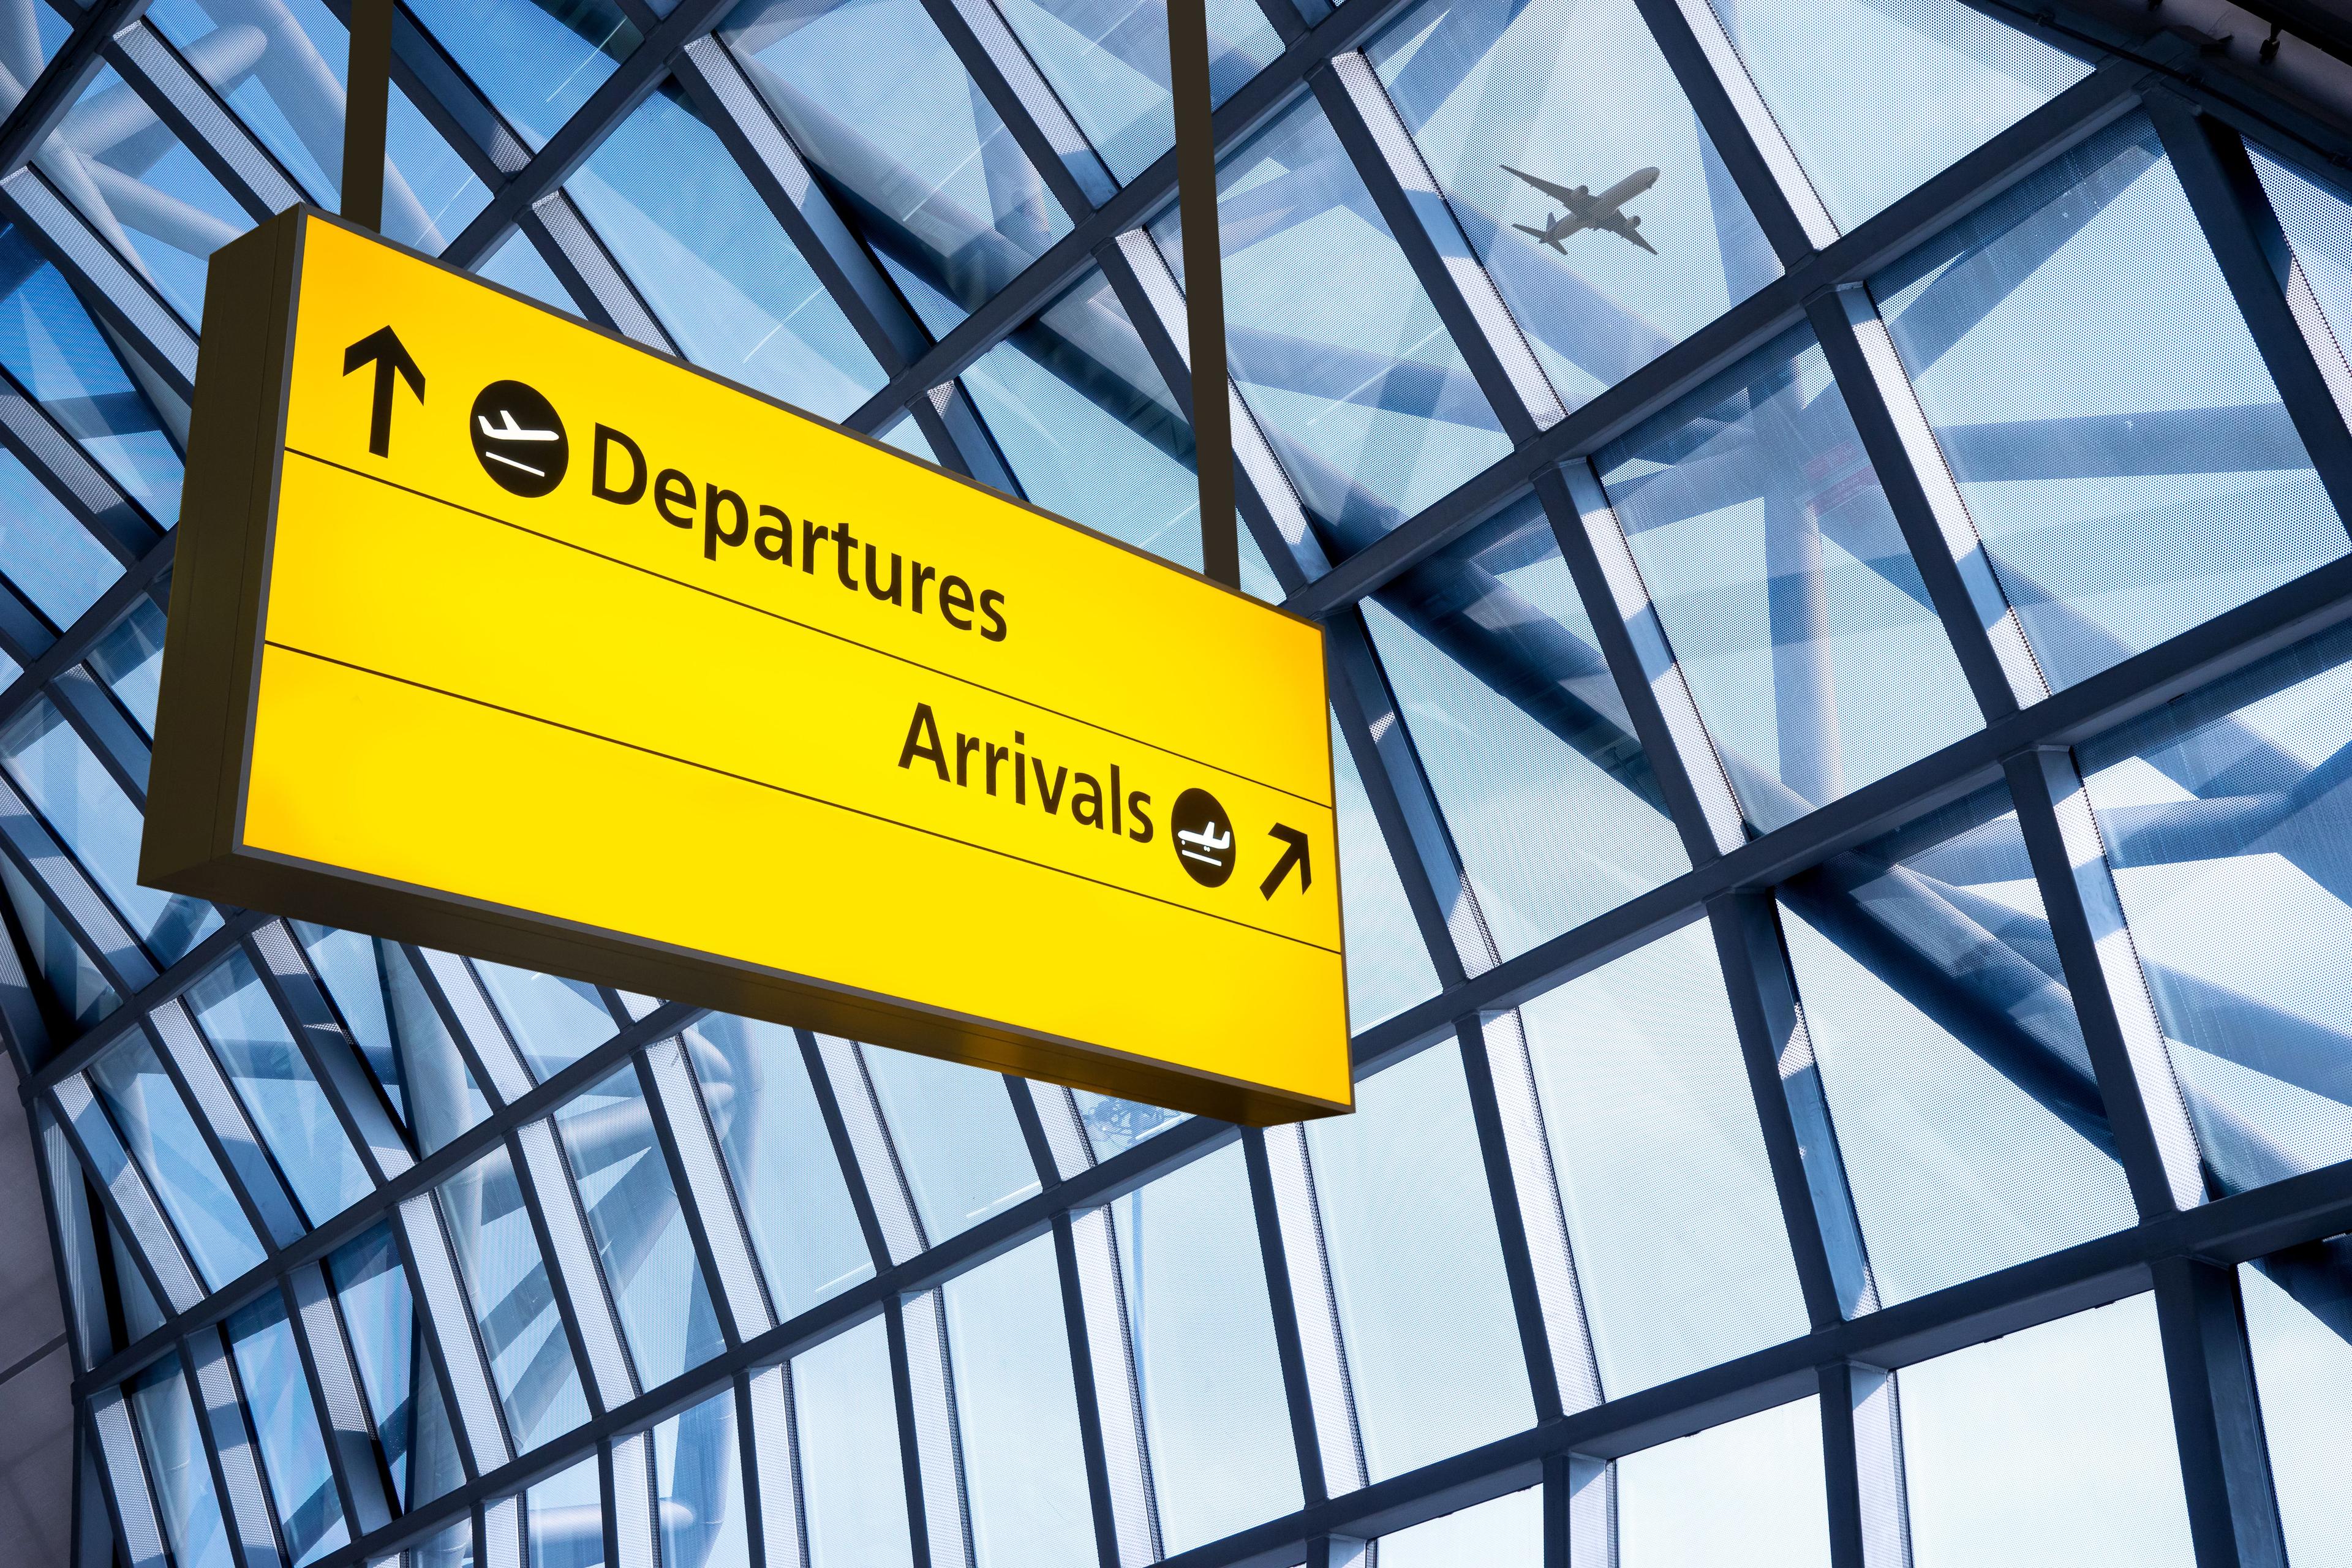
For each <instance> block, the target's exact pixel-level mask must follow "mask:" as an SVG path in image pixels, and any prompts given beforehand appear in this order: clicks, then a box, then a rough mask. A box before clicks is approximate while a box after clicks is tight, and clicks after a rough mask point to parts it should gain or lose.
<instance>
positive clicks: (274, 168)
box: [104, 18, 308, 223]
mask: <svg viewBox="0 0 2352 1568" xmlns="http://www.w3.org/2000/svg"><path fill="white" fill-rule="evenodd" d="M126 34H130V35H131V36H133V37H137V38H138V41H139V43H140V45H141V46H142V48H147V49H152V50H154V51H156V52H157V53H158V54H160V56H161V57H162V58H161V59H160V61H159V62H158V63H159V64H160V65H161V66H162V67H163V69H165V70H168V71H172V72H174V73H175V74H176V75H177V76H178V77H179V78H180V79H179V80H178V81H177V82H173V81H169V80H166V79H164V78H163V77H162V76H160V75H158V74H157V73H156V72H155V71H153V70H151V69H150V68H148V63H147V62H146V61H145V60H143V59H142V58H140V54H141V50H140V49H135V48H133V47H131V45H129V44H126V43H125V42H124V35H126ZM104 54H105V58H106V63H107V64H109V65H110V66H112V67H113V68H114V69H115V71H116V73H117V74H118V75H120V76H121V79H123V81H125V82H126V83H128V84H129V85H130V88H131V91H132V92H134V93H136V94H138V95H139V99H140V100H141V101H142V102H143V103H145V104H146V105H147V107H148V108H149V109H151V110H154V112H155V118H156V119H157V120H158V121H161V122H162V123H163V126H164V127H165V128H166V129H168V130H169V131H170V132H172V134H173V136H175V137H177V138H178V139H179V141H180V142H181V144H182V145H183V146H184V147H186V148H187V150H188V151H189V153H192V154H194V157H195V160H196V162H197V163H201V164H203V165H204V166H205V170H206V172H207V173H209V174H211V175H212V176H213V178H215V180H218V181H219V182H220V184H221V188H222V189H224V190H226V192H228V194H229V196H230V198H231V199H232V200H234V201H235V202H236V204H237V205H239V206H241V207H243V208H244V209H245V210H246V212H247V214H248V215H249V216H251V217H252V218H253V220H254V221H255V222H256V223H259V222H261V221H263V220H264V219H267V218H268V217H270V216H274V215H275V214H277V213H279V212H282V211H283V210H285V208H287V207H288V206H289V205H292V204H293V203H294V202H297V201H300V200H302V199H304V197H305V196H306V195H308V193H307V192H305V191H304V190H303V188H302V184H301V182H300V181H299V180H297V179H295V178H294V176H293V175H292V174H289V173H288V172H287V170H286V166H285V165H284V164H282V163H279V162H278V159H277V157H276V155H275V154H273V153H271V152H270V151H269V149H268V148H267V147H265V146H264V145H262V143H261V140H260V138H258V137H257V136H255V135H254V134H253V133H252V132H250V131H248V130H247V128H246V124H245V121H243V120H242V119H241V118H239V117H238V116H237V115H236V114H235V113H233V112H232V111H231V110H230V109H229V107H228V105H227V104H226V102H224V101H222V100H221V97H220V95H219V93H217V92H216V91H215V90H214V89H213V86H212V84H211V83H210V82H208V81H206V80H205V79H204V78H203V77H201V76H199V75H198V74H197V73H196V70H195V68H194V67H193V66H191V65H190V64H189V63H188V62H187V59H186V58H185V57H184V56H183V55H182V54H181V53H180V51H179V50H178V49H176V48H174V47H172V44H171V42H170V40H169V39H167V38H165V37H163V33H162V31H161V30H160V29H158V28H156V27H155V26H152V25H151V24H150V23H148V22H147V21H146V20H144V19H143V18H142V19H141V20H139V21H136V22H133V23H131V24H130V25H129V26H126V27H121V28H118V29H116V31H115V33H114V35H113V36H112V37H109V38H108V39H107V41H106V45H105V49H104ZM182 92H184V93H188V94H190V95H192V97H193V101H184V100H182V99H181V98H180V97H179V96H178V94H179V93H182ZM273 182H274V183H275V184H276V185H277V186H278V188H276V189H272V188H271V185H272V183H273Z"/></svg>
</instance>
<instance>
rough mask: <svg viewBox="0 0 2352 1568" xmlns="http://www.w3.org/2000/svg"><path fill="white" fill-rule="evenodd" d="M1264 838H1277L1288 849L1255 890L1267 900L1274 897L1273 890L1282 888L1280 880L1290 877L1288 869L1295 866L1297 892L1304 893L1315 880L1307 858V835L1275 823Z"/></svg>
mask: <svg viewBox="0 0 2352 1568" xmlns="http://www.w3.org/2000/svg"><path fill="white" fill-rule="evenodd" d="M1266 836H1267V837H1270V838H1279V839H1281V840H1282V841H1283V842H1284V843H1285V844H1287V845H1289V846H1290V847H1289V848H1287V849H1286V850H1284V851H1283V852H1282V858H1281V859H1279V860H1276V862H1275V863H1274V869H1273V870H1271V871H1268V872H1267V873H1266V874H1265V881H1263V882H1260V883H1259V884H1258V885H1257V890H1258V891H1259V892H1261V893H1264V894H1265V896H1266V897H1267V898H1269V899H1270V898H1272V897H1274V890H1275V889H1276V888H1279V887H1280V886H1282V879H1284V878H1285V877H1286V876H1288V875H1290V868H1292V867H1293V866H1296V867H1297V868H1298V890H1299V891H1300V892H1302V893H1303V892H1305V891H1306V890H1307V888H1308V887H1309V886H1310V885H1311V884H1312V883H1313V882H1314V880H1315V868H1314V866H1313V865H1311V864H1310V863H1309V862H1308V861H1307V835H1305V834H1304V833H1301V832H1299V831H1298V829H1297V828H1296V827H1285V826H1283V825H1282V824H1280V823H1278V822H1277V823H1276V824H1275V825H1274V826H1273V828H1272V829H1271V830H1270V831H1269V832H1268V833H1267V835H1266Z"/></svg>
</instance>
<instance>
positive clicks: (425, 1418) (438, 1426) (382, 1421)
mask: <svg viewBox="0 0 2352 1568" xmlns="http://www.w3.org/2000/svg"><path fill="white" fill-rule="evenodd" d="M327 1277H328V1279H330V1280H331V1282H332V1283H333V1285H334V1288H335V1301H336V1304H337V1305H338V1306H339V1307H341V1309H342V1315H343V1323H344V1325H345V1327H346V1329H347V1330H348V1331H349V1333H348V1338H349V1340H350V1342H351V1347H352V1360H353V1362H354V1363H357V1365H358V1367H359V1376H360V1387H361V1388H362V1390H363V1391H364V1392H365V1394H366V1395H367V1402H368V1415H369V1418H370V1419H371V1420H372V1421H373V1423H374V1425H375V1434H376V1441H377V1443H378V1444H379V1445H380V1446H381V1447H382V1448H383V1458H384V1465H385V1468H387V1469H388V1470H390V1472H391V1474H392V1489H393V1495H394V1498H395V1499H397V1500H399V1502H400V1504H401V1506H403V1507H404V1508H415V1507H418V1506H420V1505H422V1504H424V1503H425V1502H427V1501H430V1500H432V1499H434V1498H436V1497H439V1496H440V1495H442V1494H443V1493H444V1492H446V1491H450V1490H452V1489H456V1488H457V1487H459V1486H462V1485H464V1484H465V1479H466V1472H465V1469H464V1468H463V1465H462V1463H461V1461H460V1460H459V1459H458V1458H457V1435H456V1434H455V1433H454V1432H452V1431H451V1430H450V1427H449V1419H448V1415H447V1413H446V1409H445V1407H444V1406H443V1405H442V1403H441V1385H440V1384H439V1383H438V1382H437V1381H436V1378H435V1376H434V1373H433V1363H432V1361H431V1359H430V1357H429V1352H426V1350H425V1345H424V1342H423V1340H422V1339H421V1338H420V1336H421V1335H422V1333H423V1332H424V1330H423V1327H422V1325H420V1324H419V1323H418V1321H417V1320H416V1313H415V1304H414V1302H413V1301H412V1300H411V1299H410V1297H409V1293H408V1276H407V1274H406V1273H405V1272H404V1271H403V1269H402V1268H401V1265H400V1251H399V1247H398V1245H397V1244H396V1243H395V1242H394V1240H393V1237H392V1232H391V1230H390V1229H389V1228H388V1227H386V1226H377V1227H376V1228H375V1229H373V1230H371V1231H369V1232H367V1233H366V1234H365V1235H363V1236H362V1237H360V1238H359V1239H358V1240H356V1241H353V1242H350V1243H348V1244H346V1245H345V1246H343V1247H341V1248H340V1249H338V1250H337V1251H336V1252H335V1253H333V1254H332V1255H331V1256H330V1257H329V1258H328V1259H327Z"/></svg>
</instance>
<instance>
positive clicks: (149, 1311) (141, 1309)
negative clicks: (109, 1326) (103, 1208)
mask: <svg viewBox="0 0 2352 1568" xmlns="http://www.w3.org/2000/svg"><path fill="white" fill-rule="evenodd" d="M106 1239H107V1252H108V1255H109V1256H110V1257H111V1258H113V1259H114V1280H115V1286H114V1288H115V1289H116V1291H117V1292H118V1293H119V1294H120V1295H121V1297H122V1316H123V1318H124V1320H125V1321H127V1322H128V1323H129V1325H130V1329H131V1334H130V1337H131V1339H134V1340H137V1339H143V1338H145V1337H146V1336H147V1335H149V1334H152V1333H153V1332H155V1331H157V1330H158V1329H161V1328H162V1327H163V1308H161V1307H159V1306H157V1305H156V1304H155V1292H153V1291H152V1290H150V1289H148V1288H147V1281H146V1279H144V1278H143V1277H142V1275H141V1274H140V1272H139V1265H138V1262H137V1261H136V1260H135V1259H134V1258H132V1257H131V1244H130V1243H129V1242H128V1241H126V1240H124V1239H123V1237H122V1233H121V1231H119V1230H112V1229H110V1230H109V1231H108V1232H107V1238H106Z"/></svg>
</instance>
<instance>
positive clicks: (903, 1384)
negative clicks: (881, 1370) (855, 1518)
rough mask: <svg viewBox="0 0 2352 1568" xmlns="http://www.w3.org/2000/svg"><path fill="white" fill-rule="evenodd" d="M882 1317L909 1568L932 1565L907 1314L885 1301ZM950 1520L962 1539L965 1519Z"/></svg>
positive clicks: (950, 1566) (956, 1559)
mask: <svg viewBox="0 0 2352 1568" xmlns="http://www.w3.org/2000/svg"><path fill="white" fill-rule="evenodd" d="M882 1316H883V1321H884V1323H885V1325H886V1326H887V1333H888V1335H889V1342H890V1403H891V1405H892V1406H893V1407H894V1409H895V1411H896V1414H897V1415H898V1423H897V1425H898V1474H899V1487H900V1489H902V1490H903V1491H904V1492H905V1493H906V1498H907V1540H908V1545H909V1546H910V1547H911V1548H912V1549H913V1562H912V1563H911V1564H910V1568H933V1562H934V1559H933V1556H932V1553H931V1530H930V1521H929V1513H930V1501H929V1499H928V1498H926V1497H925V1496H924V1495H923V1455H922V1442H921V1439H920V1438H919V1437H918V1436H916V1432H915V1379H914V1373H913V1371H912V1369H911V1368H910V1367H909V1366H908V1357H907V1315H906V1313H905V1311H904V1310H901V1307H900V1304H899V1303H898V1301H897V1300H891V1301H889V1302H887V1303H886V1304H885V1306H884V1308H883V1312H882ZM947 1522H948V1524H949V1525H950V1526H951V1527H952V1528H953V1529H954V1531H955V1532H956V1537H957V1539H958V1540H959V1541H961V1539H962V1535H963V1521H961V1519H958V1520H951V1521H947ZM962 1559H963V1553H962V1552H956V1553H954V1554H953V1563H945V1564H940V1568H955V1564H959V1563H961V1562H962Z"/></svg>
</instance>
